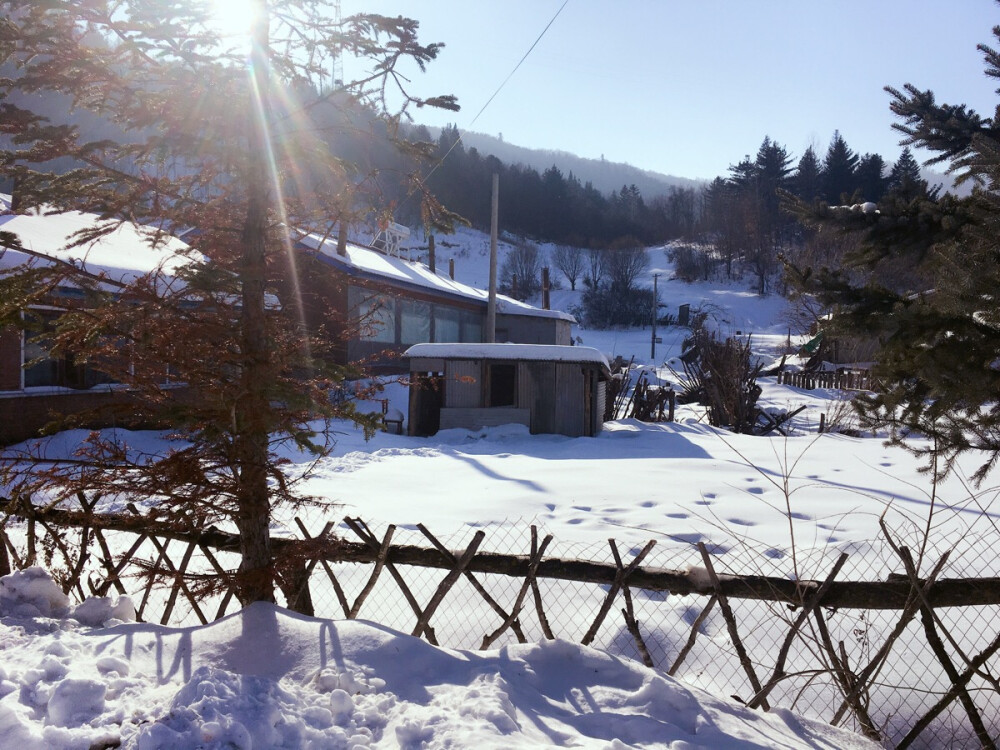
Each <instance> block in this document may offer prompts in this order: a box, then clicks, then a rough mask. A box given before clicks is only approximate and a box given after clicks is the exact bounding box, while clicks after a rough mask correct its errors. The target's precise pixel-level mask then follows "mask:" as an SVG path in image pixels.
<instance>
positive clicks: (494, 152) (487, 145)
mask: <svg viewBox="0 0 1000 750" xmlns="http://www.w3.org/2000/svg"><path fill="white" fill-rule="evenodd" d="M428 131H429V132H430V134H431V136H432V137H433V139H434V140H437V139H438V138H439V137H440V136H441V128H428ZM462 143H463V144H464V145H465V147H466V148H474V149H476V150H477V151H479V153H480V154H482V155H483V156H495V157H496V158H497V159H499V160H500V161H502V162H503V163H505V164H521V165H523V166H525V167H530V168H531V169H534V170H535V171H537V172H539V173H541V172H544V171H545V170H546V169H548V168H549V167H552V166H555V167H556V168H557V169H559V170H560V171H561V172H562V173H563V174H570V173H572V174H573V175H575V176H576V177H577V178H578V179H579V180H580V181H581V182H583V183H588V182H589V183H590V184H591V185H593V186H594V188H595V189H596V190H598V191H600V192H601V193H604V194H608V193H610V192H611V191H612V190H620V189H621V186H622V185H635V186H636V187H637V188H639V191H640V192H641V193H642V195H643V196H644V197H645V198H646V199H647V200H648V199H650V198H653V197H655V196H657V195H667V194H669V193H670V192H671V189H672V188H695V189H697V188H700V187H703V186H704V185H705V184H706V183H707V182H708V181H707V180H704V181H700V180H690V179H688V178H686V177H675V176H673V175H666V174H661V173H660V172H653V171H650V170H647V169H641V168H639V167H634V166H632V165H631V164H623V163H620V162H612V161H607V160H605V159H603V158H601V159H588V158H585V157H582V156H577V155H576V154H571V153H568V152H566V151H553V150H550V149H533V148H526V147H524V146H517V145H515V144H513V143H508V142H507V141H505V140H503V139H502V138H497V137H495V136H492V135H486V134H484V133H474V132H471V131H462ZM713 176H714V175H713Z"/></svg>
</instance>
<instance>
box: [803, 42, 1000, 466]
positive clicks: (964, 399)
mask: <svg viewBox="0 0 1000 750" xmlns="http://www.w3.org/2000/svg"><path fill="white" fill-rule="evenodd" d="M994 36H995V37H997V38H1000V27H998V28H996V29H994ZM979 49H980V51H981V52H982V53H983V56H984V59H985V67H986V74H987V76H990V77H992V78H998V77H1000V54H998V53H997V52H996V51H995V50H994V49H993V48H991V47H989V46H986V45H981V46H980V47H979ZM886 91H887V92H888V93H889V95H890V96H891V102H890V108H891V110H892V111H893V113H895V114H896V115H897V117H899V118H900V120H901V121H900V122H898V123H896V124H895V125H894V126H893V127H894V128H895V129H896V130H897V131H898V132H900V133H901V134H902V135H903V140H902V144H903V145H905V146H907V147H909V146H918V147H921V148H924V149H927V150H928V151H930V152H932V153H933V154H934V156H933V157H932V158H931V159H930V160H929V162H928V163H946V164H948V165H949V171H951V172H952V173H954V174H956V175H957V177H958V180H959V181H971V182H972V183H973V184H974V185H975V189H974V190H973V192H972V194H971V195H969V196H967V197H956V196H954V195H952V194H945V195H943V196H938V195H937V192H936V191H930V192H929V193H928V192H926V191H924V190H915V191H914V190H909V189H904V188H903V187H902V186H904V185H905V184H906V183H907V182H908V181H912V180H915V179H917V174H916V170H914V169H913V166H914V165H913V164H912V163H910V159H909V158H901V159H900V163H899V164H897V169H895V170H894V176H895V178H896V181H895V184H894V185H893V190H892V191H890V193H889V194H887V196H886V197H885V198H884V199H883V201H882V202H881V203H880V204H879V206H878V208H879V210H878V212H867V213H866V212H861V211H852V210H850V209H828V208H825V207H823V208H821V210H819V211H814V210H810V209H809V208H808V207H806V206H804V205H803V204H801V203H800V204H799V205H798V210H799V212H800V214H801V215H802V216H804V217H806V218H807V219H808V220H810V221H812V222H813V223H815V224H819V225H821V226H823V227H825V228H827V229H832V228H833V227H839V228H840V229H841V230H843V231H844V232H847V233H850V234H852V235H855V236H857V237H858V238H859V239H860V245H859V247H860V251H859V252H857V253H855V254H853V255H852V256H851V257H849V258H848V260H849V266H848V267H847V268H845V269H840V270H831V269H793V272H794V273H795V276H796V278H797V280H798V283H799V285H800V287H801V288H802V289H804V290H806V291H808V292H811V293H813V294H815V295H817V297H818V298H819V299H821V300H822V301H823V302H825V303H826V304H827V305H828V306H830V307H831V308H832V309H834V310H835V311H836V313H837V314H836V315H835V316H834V321H835V330H836V331H839V332H840V333H842V334H844V335H865V336H874V337H876V338H877V339H878V340H879V342H880V344H881V348H880V351H879V355H878V364H877V374H878V375H879V382H880V383H881V384H882V387H881V388H880V390H879V392H878V393H876V394H874V395H872V396H869V397H866V398H861V399H858V400H857V402H856V403H857V405H858V407H859V409H860V413H861V415H862V416H863V417H864V418H865V419H866V420H867V422H868V423H870V424H873V425H887V426H888V427H890V428H891V429H892V439H893V441H895V442H897V443H899V444H902V445H904V446H907V447H910V448H911V449H912V450H915V451H916V452H917V453H921V454H926V455H928V456H930V457H933V458H937V459H940V460H939V461H937V462H936V463H934V462H932V463H931V464H929V467H930V466H935V467H936V468H937V470H938V471H940V472H947V471H948V470H950V469H951V468H952V467H953V466H954V461H955V459H956V457H958V456H959V455H961V454H963V453H965V452H967V451H983V452H984V453H985V456H986V460H985V462H984V463H983V464H982V465H981V466H980V468H979V470H978V471H977V472H976V474H975V475H974V477H973V479H974V480H976V481H981V480H982V479H983V478H984V477H985V476H986V475H987V474H988V473H989V471H990V470H991V469H992V468H993V467H994V466H995V464H996V462H997V460H998V458H1000V398H998V397H1000V367H998V362H1000V304H998V301H997V289H998V288H1000V233H998V232H997V226H998V222H1000V130H998V128H997V123H996V122H995V121H994V119H992V118H986V117H981V116H980V115H979V114H977V113H976V112H975V111H973V110H970V109H968V108H967V107H966V106H965V105H951V104H939V103H937V101H936V100H935V96H934V94H933V93H932V92H931V91H925V90H921V89H918V88H917V87H915V86H913V85H911V84H907V85H906V86H904V87H903V89H896V88H893V87H887V88H886ZM904 153H905V154H906V156H907V157H909V154H908V152H904ZM913 431H918V432H919V433H922V434H924V435H926V436H928V437H929V438H930V441H929V443H928V442H925V443H921V444H920V445H922V446H925V447H914V446H915V445H917V444H914V443H910V442H907V441H906V439H905V438H906V436H907V435H908V434H909V433H911V432H913Z"/></svg>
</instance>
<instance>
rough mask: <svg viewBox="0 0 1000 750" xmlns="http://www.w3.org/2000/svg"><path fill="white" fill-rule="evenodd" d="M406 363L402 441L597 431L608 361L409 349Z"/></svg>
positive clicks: (561, 354)
mask: <svg viewBox="0 0 1000 750" xmlns="http://www.w3.org/2000/svg"><path fill="white" fill-rule="evenodd" d="M405 356H406V357H409V362H410V368H409V369H410V407H409V412H410V413H409V419H408V432H409V434H410V435H421V436H425V435H433V434H434V433H436V432H437V431H438V430H444V429H448V428H453V427H461V428H465V429H480V428H482V427H490V426H495V425H500V424H511V423H514V424H523V425H525V426H527V427H528V428H529V429H530V430H531V432H532V433H533V434H538V433H554V434H559V435H569V436H570V437H581V436H586V437H593V436H595V435H597V434H598V433H599V432H600V431H601V427H602V424H603V421H604V405H605V399H606V394H607V383H608V381H609V380H610V378H611V372H610V369H609V368H608V361H607V359H605V357H604V355H603V354H601V352H599V351H597V350H596V349H591V348H590V347H584V346H555V345H536V344H417V345H415V346H411V347H410V348H409V349H407V350H406V352H405Z"/></svg>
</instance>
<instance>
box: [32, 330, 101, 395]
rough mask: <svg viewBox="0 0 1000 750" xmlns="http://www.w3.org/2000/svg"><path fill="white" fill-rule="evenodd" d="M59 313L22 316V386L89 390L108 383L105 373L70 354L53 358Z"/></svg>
mask: <svg viewBox="0 0 1000 750" xmlns="http://www.w3.org/2000/svg"><path fill="white" fill-rule="evenodd" d="M58 318H59V314H58V313H53V312H41V311H35V312H32V313H30V314H27V315H25V324H26V328H25V331H24V334H23V335H24V345H23V346H22V347H21V367H22V369H23V371H24V387H25V388H39V387H46V386H47V387H60V388H92V387H93V386H95V385H99V384H101V383H110V382H112V381H111V378H110V377H108V376H107V375H106V374H105V373H103V372H101V371H100V370H97V369H95V368H93V367H90V366H88V365H87V364H85V363H81V362H77V361H76V359H75V358H74V357H73V355H72V354H63V355H54V354H53V353H52V335H53V333H54V332H55V327H56V321H57V320H58Z"/></svg>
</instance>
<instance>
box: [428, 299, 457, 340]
mask: <svg viewBox="0 0 1000 750" xmlns="http://www.w3.org/2000/svg"><path fill="white" fill-rule="evenodd" d="M460 320H461V316H460V315H459V313H458V310H456V309H455V308H454V307H445V306H444V305H435V306H434V340H435V341H437V342H440V343H442V344H451V343H457V342H459V341H461V340H462V329H461V323H460Z"/></svg>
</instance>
